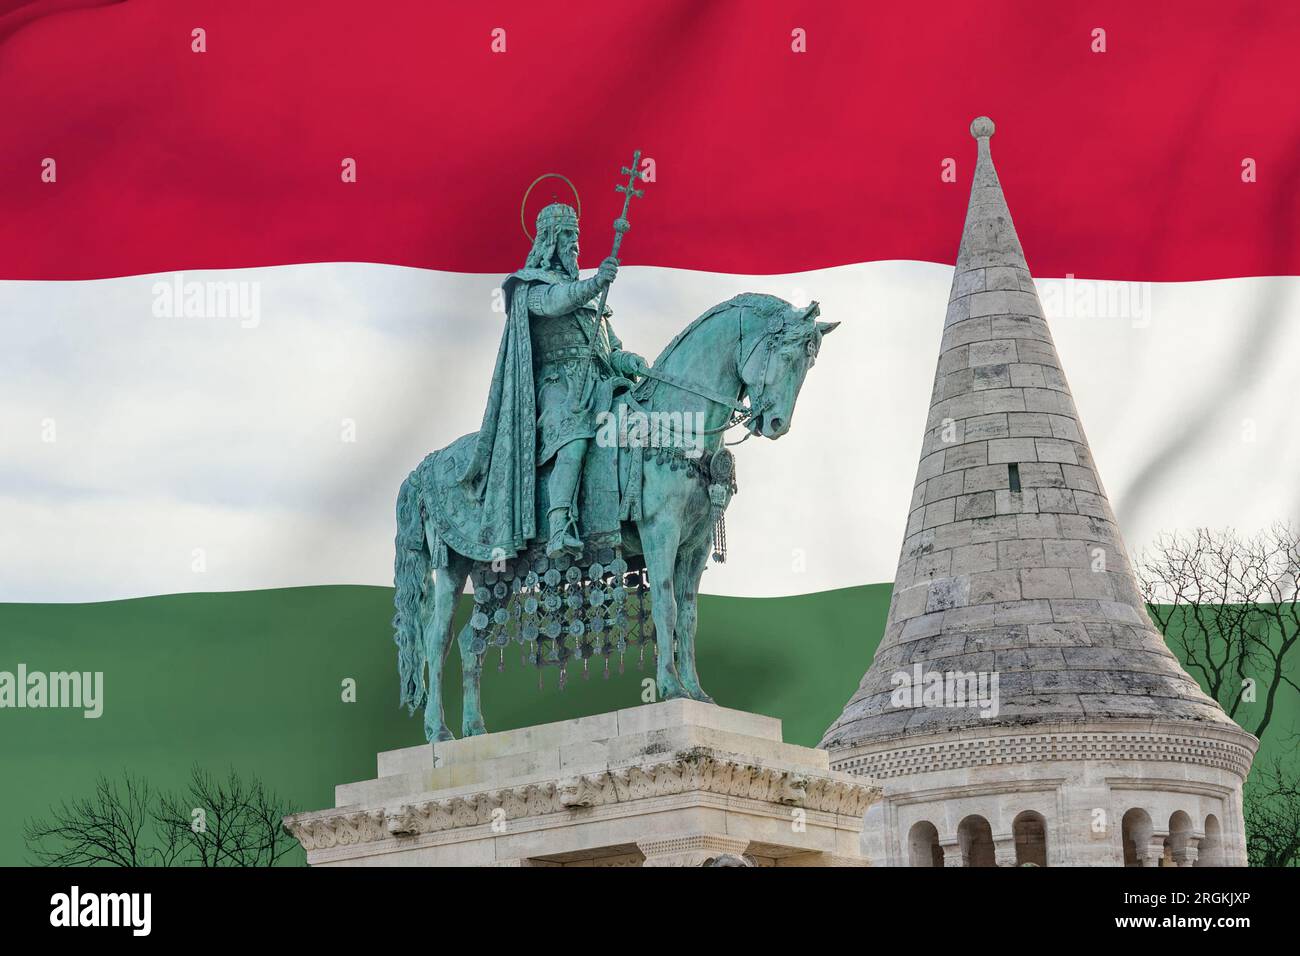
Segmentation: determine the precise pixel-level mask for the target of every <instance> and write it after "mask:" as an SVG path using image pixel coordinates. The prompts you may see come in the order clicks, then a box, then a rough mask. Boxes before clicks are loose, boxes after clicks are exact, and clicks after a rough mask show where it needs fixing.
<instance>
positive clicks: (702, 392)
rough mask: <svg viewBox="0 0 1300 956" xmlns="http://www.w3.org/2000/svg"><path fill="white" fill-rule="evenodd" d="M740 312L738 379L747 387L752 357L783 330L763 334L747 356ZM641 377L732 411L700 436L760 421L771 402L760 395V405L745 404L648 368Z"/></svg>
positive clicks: (738, 320)
mask: <svg viewBox="0 0 1300 956" xmlns="http://www.w3.org/2000/svg"><path fill="white" fill-rule="evenodd" d="M737 311H738V312H739V313H740V315H739V317H738V318H737V319H736V325H737V327H738V328H739V330H740V335H739V341H738V342H737V345H736V377H737V378H738V379H740V383H741V385H742V386H748V383H747V382H746V381H745V365H746V364H748V362H749V357H750V356H751V355H753V354H754V352H755V351H756V350H757V349H758V347H759V346H760V345H762V344H763V343H764V342H766V341H768V340H769V339H771V338H772V337H773V336H774V335H776V334H777V333H778V332H780V328H776V329H768V331H767V332H765V333H764V334H763V335H762V337H761V338H760V339H759V340H758V341H757V342H755V343H754V347H753V348H751V349H750V350H749V354H748V355H744V354H743V353H744V351H745V324H744V311H745V310H744V308H743V307H741V308H739V309H738V310H737ZM742 356H743V357H742ZM767 358H768V362H770V361H771V360H772V350H771V349H770V348H769V349H768V353H767ZM642 378H651V379H654V380H655V381H657V382H663V383H664V384H665V385H671V386H672V387H673V388H680V389H681V390H682V391H684V392H691V393H692V394H694V395H698V396H700V397H701V398H703V399H707V400H708V401H710V402H713V403H714V404H715V405H721V406H722V407H724V408H729V409H731V412H732V414H731V416H730V418H729V419H728V420H727V421H726V422H725V423H724V424H722V425H719V426H718V427H717V428H706V429H704V430H703V431H702V432H701V434H704V435H716V434H718V433H719V432H727V431H730V430H731V429H733V428H735V427H736V426H737V425H744V424H746V423H748V422H750V421H752V420H753V419H755V418H757V417H758V416H759V415H761V414H762V413H763V412H764V411H766V410H767V407H768V405H769V404H770V403H769V402H767V401H764V400H763V399H762V393H761V392H760V393H759V402H758V404H757V405H755V404H753V402H751V403H750V404H749V405H745V404H744V403H742V402H740V401H738V400H735V399H730V398H727V397H726V396H724V395H721V394H719V393H718V392H715V391H713V390H711V389H709V388H706V387H704V386H703V385H696V384H694V383H692V382H686V381H683V380H682V379H680V378H678V377H677V376H675V375H670V374H668V373H667V372H660V371H656V370H655V369H653V368H647V369H646V370H645V371H644V372H643V373H642ZM760 381H761V382H763V383H764V384H766V381H767V367H766V365H765V366H764V369H763V377H762V379H760ZM750 434H752V433H750ZM748 438H749V434H746V435H745V437H744V438H742V439H740V441H738V442H727V443H726V444H729V445H739V444H740V442H743V441H745V440H746V439H748Z"/></svg>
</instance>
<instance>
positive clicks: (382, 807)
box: [284, 700, 879, 866]
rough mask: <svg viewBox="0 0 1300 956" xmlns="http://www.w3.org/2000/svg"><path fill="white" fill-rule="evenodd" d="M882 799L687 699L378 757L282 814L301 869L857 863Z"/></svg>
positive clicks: (776, 736) (801, 751)
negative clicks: (370, 772) (311, 801)
mask: <svg viewBox="0 0 1300 956" xmlns="http://www.w3.org/2000/svg"><path fill="white" fill-rule="evenodd" d="M878 797H879V790H878V789H877V788H875V787H874V786H871V785H869V784H867V783H865V782H863V781H862V779H861V778H855V777H853V776H851V775H849V774H847V773H841V772H837V771H833V770H831V769H830V763H829V758H828V755H827V754H826V752H825V751H823V750H814V749H812V748H808V747H799V746H795V745H793V744H787V743H783V742H782V740H781V722H780V721H779V720H775V719H773V718H770V717H763V716H759V715H757V714H749V713H745V712H742V711H736V710H728V709H726V708H722V707H716V706H713V705H709V704H700V703H698V702H696V701H690V700H674V701H667V702H664V703H659V704H647V705H645V706H643V707H635V708H631V709H628V710H620V711H615V712H612V713H608V714H599V715H597V716H594V717H583V718H580V719H578V720H570V721H561V722H558V723H553V724H542V725H539V726H536V727H524V728H521V729H519V730H509V731H504V732H502V733H495V734H486V735H484V736H481V737H470V738H467V739H464V740H453V741H449V742H447V743H439V744H432V745H425V746H421V747H410V748H407V749H405V750H394V751H389V752H386V753H381V754H380V755H379V761H378V777H377V778H376V779H374V780H366V781H363V782H360V783H349V784H343V785H341V786H339V787H337V788H336V791H335V807H334V809H331V810H316V811H311V812H307V813H298V814H294V815H293V816H290V817H286V818H285V821H284V825H285V828H286V829H287V830H288V831H289V832H290V833H292V834H293V835H294V836H295V837H296V838H297V839H298V840H299V842H301V843H302V845H303V847H304V849H306V851H307V861H308V863H310V864H311V865H312V866H326V865H333V866H338V865H352V866H412V865H414V866H701V865H706V864H707V865H719V866H726V865H732V866H744V865H757V866H862V865H867V863H868V861H867V860H866V859H865V858H864V857H863V856H862V853H861V850H860V834H861V830H862V817H863V813H864V812H865V811H866V809H867V808H868V807H869V806H870V805H871V804H872V803H873V802H874V801H875V800H876V799H877V798H878Z"/></svg>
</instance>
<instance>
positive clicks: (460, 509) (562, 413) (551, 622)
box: [393, 157, 838, 740]
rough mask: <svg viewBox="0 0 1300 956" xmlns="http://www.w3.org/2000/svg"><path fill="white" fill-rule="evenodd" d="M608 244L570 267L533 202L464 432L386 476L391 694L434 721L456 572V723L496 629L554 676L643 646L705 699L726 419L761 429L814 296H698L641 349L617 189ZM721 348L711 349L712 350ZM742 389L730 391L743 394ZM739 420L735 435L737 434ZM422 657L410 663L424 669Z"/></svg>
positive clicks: (478, 724)
mask: <svg viewBox="0 0 1300 956" xmlns="http://www.w3.org/2000/svg"><path fill="white" fill-rule="evenodd" d="M636 167H637V161H636V158H635V157H634V159H633V163H632V167H631V168H627V167H625V168H624V170H623V172H624V173H625V174H627V175H628V182H627V185H626V186H620V187H618V188H619V190H620V191H621V192H623V193H624V196H625V198H624V205H623V214H622V216H620V217H619V219H617V220H616V221H615V224H614V228H615V233H616V235H615V241H614V249H613V252H612V253H611V255H610V256H609V257H608V258H606V259H605V260H604V262H602V263H601V265H600V268H599V270H598V271H597V273H596V275H595V276H593V277H592V278H590V279H579V278H578V213H577V211H576V210H575V209H574V208H573V207H571V206H568V205H565V204H563V203H559V202H555V203H552V204H550V205H548V206H546V207H545V208H544V209H543V210H542V211H541V213H540V214H539V215H538V217H537V230H536V234H535V236H534V238H533V246H532V250H531V252H530V253H529V255H528V259H527V262H526V263H525V265H524V268H523V269H520V270H519V271H518V272H516V273H514V274H513V275H511V276H509V277H508V278H507V279H506V281H505V285H504V289H503V291H504V294H505V301H506V313H507V319H506V327H505V330H504V332H503V334H502V337H501V347H500V349H499V351H498V353H497V360H496V365H495V368H494V370H493V374H492V384H491V387H490V389H489V391H488V403H487V410H486V411H485V413H484V415H483V424H482V427H481V428H480V429H479V431H478V432H476V433H474V434H470V435H465V436H463V437H461V438H459V439H457V440H456V441H455V442H453V443H452V444H450V445H448V446H447V447H446V448H443V449H440V450H439V451H436V452H434V453H433V454H431V455H429V456H428V457H426V458H425V460H424V461H423V462H421V463H420V465H419V466H418V467H417V468H416V469H415V471H413V472H412V473H411V475H410V476H409V477H408V478H407V479H406V481H405V482H403V483H402V487H401V490H400V492H399V494H398V501H397V540H396V551H397V555H396V561H395V583H396V597H395V603H396V609H397V613H396V615H395V616H394V618H393V625H394V629H395V632H396V638H395V639H396V642H397V646H398V668H399V673H400V679H401V699H402V703H404V704H406V705H407V706H408V707H409V708H410V709H411V710H412V711H414V710H415V709H416V708H418V707H421V706H423V707H424V709H425V716H424V727H425V733H426V735H427V737H428V738H429V739H430V740H449V739H451V738H452V734H451V731H450V730H449V729H448V728H447V725H446V720H445V718H444V714H443V704H442V669H443V664H444V662H445V660H446V655H447V652H448V650H449V649H450V647H451V623H452V616H453V614H454V612H455V607H456V599H457V597H458V596H459V595H460V594H461V592H462V591H463V589H464V586H465V581H466V578H471V579H472V581H473V584H474V612H473V615H472V617H471V619H470V621H469V623H467V624H466V625H465V627H464V628H463V629H462V630H461V633H460V636H459V638H458V641H457V643H458V644H459V647H460V653H461V670H462V674H463V676H464V708H463V711H464V712H463V719H462V724H461V731H462V733H463V734H465V735H472V734H481V733H484V732H485V727H484V723H483V714H482V708H481V705H480V700H479V681H480V676H481V674H482V666H483V658H484V656H485V654H486V653H487V651H488V648H489V647H496V648H498V649H499V650H500V651H501V654H502V660H504V649H505V647H506V646H508V645H510V644H512V643H514V644H518V645H519V646H521V647H524V648H526V649H527V658H526V659H528V660H531V661H532V662H533V663H534V664H535V665H537V666H538V667H539V668H540V667H544V666H548V665H554V666H556V667H557V668H558V669H559V674H560V682H561V685H562V686H563V683H564V682H565V679H566V677H567V673H568V665H569V663H570V661H571V660H573V659H575V658H576V659H578V660H580V661H581V662H582V668H583V671H584V674H585V673H586V672H587V670H588V667H589V662H590V659H591V658H592V657H595V656H597V655H600V656H601V657H603V659H604V662H605V673H606V676H608V667H609V661H610V659H611V658H612V657H614V656H615V655H617V657H618V659H619V667H620V670H621V669H622V661H623V656H624V654H625V653H626V651H627V650H628V649H629V647H635V648H636V649H637V651H638V653H639V654H641V655H644V651H645V648H646V647H647V646H650V647H652V648H653V651H654V654H655V658H656V684H657V687H658V692H659V696H660V698H662V699H671V698H674V697H690V698H693V699H695V700H701V701H709V702H711V698H710V697H709V696H708V695H707V694H706V693H705V692H704V690H703V689H702V688H701V687H700V682H699V677H698V675H697V674H696V669H695V625H696V595H697V593H698V588H699V582H700V576H701V574H702V573H703V571H704V567H705V564H706V562H707V560H708V556H709V553H710V551H711V550H712V551H713V553H714V556H715V559H718V560H721V559H722V558H723V556H724V555H723V551H724V550H725V549H724V546H723V540H724V539H723V533H722V517H723V513H724V512H725V510H726V507H727V504H728V502H729V501H730V498H731V495H732V494H733V493H734V491H735V488H736V485H735V475H734V461H733V458H732V455H731V453H730V452H729V451H727V450H726V448H725V447H724V443H723V436H724V434H725V432H726V431H727V430H728V429H729V428H731V427H733V426H742V427H744V428H745V429H747V431H748V432H749V434H753V435H760V436H762V437H765V438H779V437H780V436H781V435H783V434H785V433H786V431H788V430H789V428H790V421H791V417H792V415H793V413H794V405H795V400H796V399H797V397H798V395H799V389H800V388H801V387H802V385H803V380H804V376H805V375H806V374H807V371H808V369H809V368H810V367H811V365H812V363H813V360H814V359H815V358H816V355H817V350H818V348H819V347H820V345H821V340H822V336H823V335H825V334H826V333H828V332H830V331H831V330H832V329H834V328H835V326H836V325H838V323H826V322H818V321H817V315H818V312H819V310H818V306H817V304H816V303H815V302H814V303H813V304H812V305H810V306H808V307H807V308H802V309H799V308H795V307H794V306H792V305H790V304H789V303H788V302H785V301H784V300H782V299H778V298H776V297H775V296H769V295H759V294H756V293H745V294H742V295H738V296H736V297H734V298H733V299H731V300H729V301H727V302H724V303H721V304H720V305H717V306H714V307H713V308H712V309H709V310H708V311H707V312H705V313H704V314H703V315H702V316H700V317H699V318H698V319H696V320H695V321H694V322H692V323H691V324H690V325H688V326H687V327H686V329H684V330H683V331H682V332H681V333H680V334H679V335H678V336H677V337H676V338H674V339H673V341H672V342H671V343H669V345H668V347H667V348H666V349H665V350H664V351H663V353H662V354H661V355H660V356H659V358H658V359H657V360H656V361H655V364H654V366H653V368H651V367H648V366H647V364H646V362H645V360H644V359H643V358H642V357H641V356H639V355H636V354H634V353H632V352H629V351H626V350H624V349H623V347H622V343H621V342H620V341H619V339H618V336H617V335H615V334H614V330H613V328H612V326H611V325H610V322H609V319H610V316H611V315H612V312H611V311H610V310H608V309H607V308H606V307H605V297H606V294H607V292H608V290H609V287H610V285H611V284H612V283H613V281H614V279H615V276H616V275H617V273H618V260H617V253H618V248H619V244H620V242H621V240H622V237H623V235H624V234H625V233H626V232H627V230H628V221H627V212H628V203H629V202H630V200H631V199H632V198H633V197H634V196H639V195H640V194H641V193H640V190H637V189H634V188H633V182H634V180H635V177H636V173H635V172H634V170H635V169H636ZM719 356H725V357H726V359H725V360H723V361H719ZM746 402H747V404H746ZM745 437H746V438H747V437H749V435H746V436H745ZM426 667H427V670H428V679H427V681H426V678H425V671H426Z"/></svg>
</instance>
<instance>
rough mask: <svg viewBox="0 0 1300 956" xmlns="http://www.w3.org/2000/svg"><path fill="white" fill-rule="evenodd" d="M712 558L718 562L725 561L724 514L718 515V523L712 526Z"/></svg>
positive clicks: (725, 519) (725, 526)
mask: <svg viewBox="0 0 1300 956" xmlns="http://www.w3.org/2000/svg"><path fill="white" fill-rule="evenodd" d="M713 560H714V561H716V562H718V564H726V563H727V516H726V515H718V523H717V524H715V525H714V526H713Z"/></svg>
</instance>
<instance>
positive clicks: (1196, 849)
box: [1174, 837, 1201, 866]
mask: <svg viewBox="0 0 1300 956" xmlns="http://www.w3.org/2000/svg"><path fill="white" fill-rule="evenodd" d="M1200 856H1201V838H1200V837H1188V838H1187V845H1186V846H1184V847H1183V848H1182V849H1181V850H1175V851H1174V866H1195V865H1196V861H1197V860H1198V859H1200Z"/></svg>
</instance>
